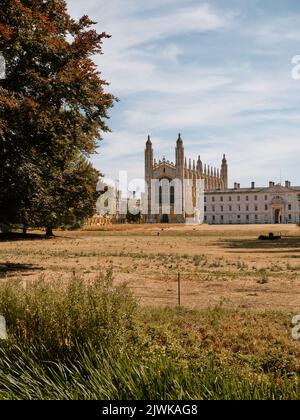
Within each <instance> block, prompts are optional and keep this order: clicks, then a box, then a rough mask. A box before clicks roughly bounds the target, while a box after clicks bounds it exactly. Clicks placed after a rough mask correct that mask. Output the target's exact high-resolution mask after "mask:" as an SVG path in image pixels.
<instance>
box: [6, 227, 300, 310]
mask: <svg viewBox="0 0 300 420" xmlns="http://www.w3.org/2000/svg"><path fill="white" fill-rule="evenodd" d="M269 232H274V233H275V234H278V233H281V234H282V235H283V239H282V240H281V241H278V242H277V241H274V242H268V241H258V240H257V237H258V236H259V235H260V234H268V233H269ZM56 233H57V234H58V235H59V237H57V238H55V239H51V240H23V241H22V240H20V241H5V242H0V279H1V278H4V277H22V278H24V279H35V278H37V277H39V276H43V277H45V278H46V279H49V280H51V279H57V278H61V279H64V278H68V277H69V276H70V274H72V273H73V272H74V271H75V272H78V273H79V272H80V273H81V274H82V275H84V276H86V277H87V278H90V277H93V276H94V275H95V273H97V272H98V271H99V270H100V269H102V268H103V267H109V266H112V267H113V270H114V278H115V281H116V282H117V283H120V282H126V283H127V284H128V286H129V287H130V288H131V289H132V290H133V291H134V294H135V295H136V296H137V297H138V299H139V300H140V302H141V303H142V304H144V305H170V306H173V305H176V303H177V283H176V280H177V273H178V271H179V272H180V273H181V279H182V284H181V290H182V298H181V301H182V304H183V305H184V306H186V307H197V308H205V307H209V306H213V305H216V304H220V303H222V305H224V306H225V307H232V308H245V309H248V308H251V309H258V310H264V309H271V310H282V311H286V312H291V313H297V312H299V306H300V229H299V228H298V227H297V226H294V225H284V226H278V225H277V226H272V225H261V226H253V225H249V226H243V225H242V226H207V225H203V226H197V227H195V226H192V225H187V226H185V225H125V226H124V225H123V226H122V225H119V226H108V227H105V228H104V230H102V231H82V232H56ZM158 233H159V236H158Z"/></svg>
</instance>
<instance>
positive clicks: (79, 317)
mask: <svg viewBox="0 0 300 420" xmlns="http://www.w3.org/2000/svg"><path fill="white" fill-rule="evenodd" d="M135 311H136V302H135V300H134V299H133V297H132V295H131V292H130V291H129V289H128V288H126V287H124V286H122V285H121V286H117V287H116V286H114V285H113V281H112V272H111V270H108V271H107V273H105V274H101V273H100V274H98V276H97V277H96V278H94V279H92V280H89V281H88V280H86V279H85V280H83V278H81V277H80V276H77V275H75V274H74V275H73V276H72V277H71V278H70V279H69V280H68V281H60V280H56V281H53V282H46V281H45V280H44V279H43V278H40V279H39V280H38V281H30V282H26V283H24V282H23V281H21V280H18V279H16V280H7V281H4V282H3V283H2V284H1V285H0V314H1V315H3V316H4V317H5V319H6V323H7V328H8V335H9V337H11V339H12V340H13V341H15V342H16V343H17V344H21V345H24V346H28V347H29V346H32V345H35V346H42V347H43V348H46V349H48V350H49V351H58V350H60V351H61V350H62V351H63V350H70V349H71V348H72V347H73V346H74V345H75V343H76V344H78V345H81V344H84V343H86V342H90V343H92V344H93V345H94V346H95V347H97V346H100V345H101V346H102V345H103V344H105V345H110V346H114V345H116V344H117V343H120V342H125V341H126V340H127V338H128V337H129V336H130V334H131V332H132V329H133V323H134V313H135Z"/></svg>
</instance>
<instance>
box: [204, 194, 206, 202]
mask: <svg viewBox="0 0 300 420" xmlns="http://www.w3.org/2000/svg"><path fill="white" fill-rule="evenodd" d="M204 203H206V195H205V196H204Z"/></svg>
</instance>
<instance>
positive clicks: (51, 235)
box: [46, 227, 54, 237]
mask: <svg viewBox="0 0 300 420" xmlns="http://www.w3.org/2000/svg"><path fill="white" fill-rule="evenodd" d="M46 236H47V237H53V236H54V233H53V230H52V227H47V228H46Z"/></svg>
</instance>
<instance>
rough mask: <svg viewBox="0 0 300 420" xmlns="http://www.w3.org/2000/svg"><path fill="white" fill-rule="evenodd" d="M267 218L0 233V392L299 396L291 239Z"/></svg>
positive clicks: (294, 245)
mask: <svg viewBox="0 0 300 420" xmlns="http://www.w3.org/2000/svg"><path fill="white" fill-rule="evenodd" d="M161 229H163V230H161ZM265 229H270V228H269V227H259V228H255V227H254V228H253V227H252V228H251V229H250V228H247V229H246V228H245V229H244V230H243V228H242V227H240V228H237V227H231V229H229V228H226V229H224V230H221V228H218V229H217V228H214V229H210V227H206V228H204V227H201V228H198V229H194V228H192V227H181V228H177V227H176V228H175V227H174V228H172V227H170V228H168V229H166V228H165V227H158V226H156V227H153V228H152V229H149V228H148V227H147V229H143V228H137V229H133V228H131V227H130V228H129V229H128V230H123V231H113V230H112V231H109V230H108V231H103V232H96V231H95V232H66V233H61V232H60V233H59V236H58V237H57V238H56V239H51V240H41V239H38V237H36V240H34V238H35V237H31V238H30V239H29V240H23V241H19V240H18V241H13V240H9V239H7V238H5V239H2V241H1V242H0V258H1V259H0V314H1V315H3V316H4V317H5V319H6V323H7V333H8V339H7V340H0V398H1V399H3V400H5V399H154V400H160V399H299V398H300V342H299V341H296V340H293V338H292V336H291V328H292V326H291V319H292V317H293V315H295V314H297V313H299V292H300V290H299V284H300V283H299V281H300V279H299V265H300V264H299V263H298V260H297V258H298V257H299V256H300V243H299V242H300V238H298V234H299V233H298V230H297V228H296V227H292V226H289V227H288V229H289V230H287V228H286V231H285V233H284V235H285V236H284V238H283V240H282V242H281V243H273V244H269V243H267V244H266V243H259V242H258V241H257V236H258V234H259V233H260V232H262V231H265ZM158 231H159V232H160V235H159V236H158V235H157V232H158ZM178 272H180V273H181V276H182V299H181V302H182V305H181V306H180V307H179V306H178V305H177V300H176V292H177V289H176V274H177V273H178Z"/></svg>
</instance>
